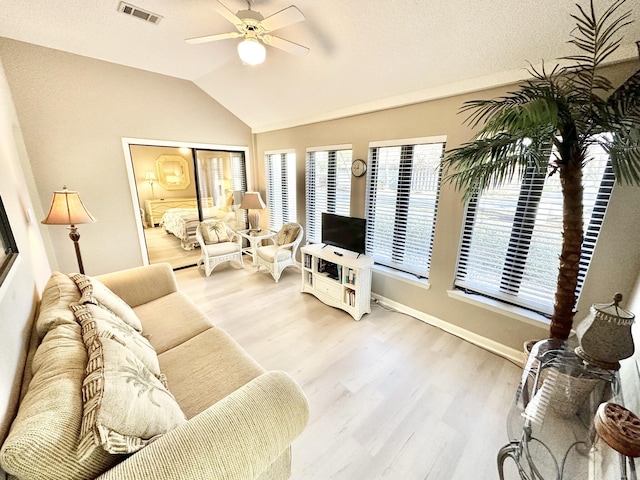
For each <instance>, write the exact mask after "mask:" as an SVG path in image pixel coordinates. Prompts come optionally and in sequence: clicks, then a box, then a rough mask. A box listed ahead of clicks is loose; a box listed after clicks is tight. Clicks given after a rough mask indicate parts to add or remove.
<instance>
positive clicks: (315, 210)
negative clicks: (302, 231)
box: [305, 145, 352, 242]
mask: <svg viewBox="0 0 640 480" xmlns="http://www.w3.org/2000/svg"><path fill="white" fill-rule="evenodd" d="M351 158H352V151H351V145H342V146H336V147H324V148H322V147H318V148H309V149H307V159H306V174H305V179H306V203H307V206H306V234H307V240H308V241H310V242H320V241H321V233H322V213H323V212H327V213H335V214H337V215H349V214H350V211H351Z"/></svg>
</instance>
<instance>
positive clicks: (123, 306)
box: [69, 273, 142, 332]
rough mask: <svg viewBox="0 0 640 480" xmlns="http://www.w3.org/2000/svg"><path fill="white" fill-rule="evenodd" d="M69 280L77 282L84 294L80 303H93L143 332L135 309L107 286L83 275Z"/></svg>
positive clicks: (70, 276)
mask: <svg viewBox="0 0 640 480" xmlns="http://www.w3.org/2000/svg"><path fill="white" fill-rule="evenodd" d="M69 278H71V280H73V281H74V282H75V284H76V285H77V286H78V289H79V290H80V293H81V294H82V298H81V299H80V303H82V304H84V303H93V304H94V305H99V306H101V307H103V308H106V309H107V310H110V311H111V312H113V313H114V315H116V316H117V317H119V318H121V319H122V320H124V322H125V323H127V324H128V325H130V326H131V327H133V328H135V329H136V330H137V331H138V332H142V323H140V319H139V318H138V316H137V315H136V314H135V312H134V311H133V309H132V308H131V307H130V306H129V305H128V304H127V303H126V302H125V301H124V300H122V299H121V298H120V297H119V296H118V295H116V294H115V293H113V292H112V291H111V290H109V288H107V286H106V285H105V284H103V283H102V282H100V281H99V280H96V279H95V278H91V277H88V276H86V275H83V274H81V273H74V274H71V275H69Z"/></svg>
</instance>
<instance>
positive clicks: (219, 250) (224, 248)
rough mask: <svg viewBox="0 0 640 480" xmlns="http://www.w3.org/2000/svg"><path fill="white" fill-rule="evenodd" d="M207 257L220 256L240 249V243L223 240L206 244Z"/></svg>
mask: <svg viewBox="0 0 640 480" xmlns="http://www.w3.org/2000/svg"><path fill="white" fill-rule="evenodd" d="M205 248H206V250H207V257H219V256H220V255H229V254H230V253H236V252H239V251H240V245H239V244H237V243H236V242H222V243H212V244H209V245H205Z"/></svg>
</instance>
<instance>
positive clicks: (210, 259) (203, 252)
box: [196, 220, 244, 277]
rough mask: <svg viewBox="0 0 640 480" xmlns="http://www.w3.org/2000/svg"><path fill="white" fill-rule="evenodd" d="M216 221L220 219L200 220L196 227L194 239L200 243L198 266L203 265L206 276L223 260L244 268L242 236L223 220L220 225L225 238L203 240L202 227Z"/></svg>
mask: <svg viewBox="0 0 640 480" xmlns="http://www.w3.org/2000/svg"><path fill="white" fill-rule="evenodd" d="M218 222H220V221H219V220H205V221H204V222H201V223H200V224H199V225H198V228H197V229H196V240H197V241H198V243H199V244H200V259H199V260H198V267H200V265H204V271H205V274H206V275H207V277H208V276H209V275H211V272H212V271H213V269H214V268H216V267H217V266H218V265H220V264H222V263H225V262H235V263H237V264H238V266H239V267H240V268H244V263H243V261H242V238H241V237H240V235H238V234H237V233H236V232H234V231H233V230H232V229H231V228H229V227H228V226H226V225H224V222H220V223H222V225H220V227H221V228H224V233H225V234H226V238H227V240H225V241H216V242H215V243H212V242H211V241H208V242H207V241H205V236H206V234H204V235H203V229H204V228H207V227H208V226H209V225H214V224H217V223H218Z"/></svg>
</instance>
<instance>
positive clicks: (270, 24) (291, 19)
mask: <svg viewBox="0 0 640 480" xmlns="http://www.w3.org/2000/svg"><path fill="white" fill-rule="evenodd" d="M303 20H304V15H303V14H302V12H301V11H300V10H298V8H297V7H294V6H293V5H291V6H290V7H287V8H285V9H284V10H280V11H279V12H277V13H274V14H273V15H271V16H269V17H267V18H265V19H264V20H262V22H260V24H261V25H262V27H263V28H264V29H265V30H266V31H267V32H273V31H274V30H277V29H279V28H283V27H286V26H289V25H293V24H294V23H298V22H302V21H303Z"/></svg>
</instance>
